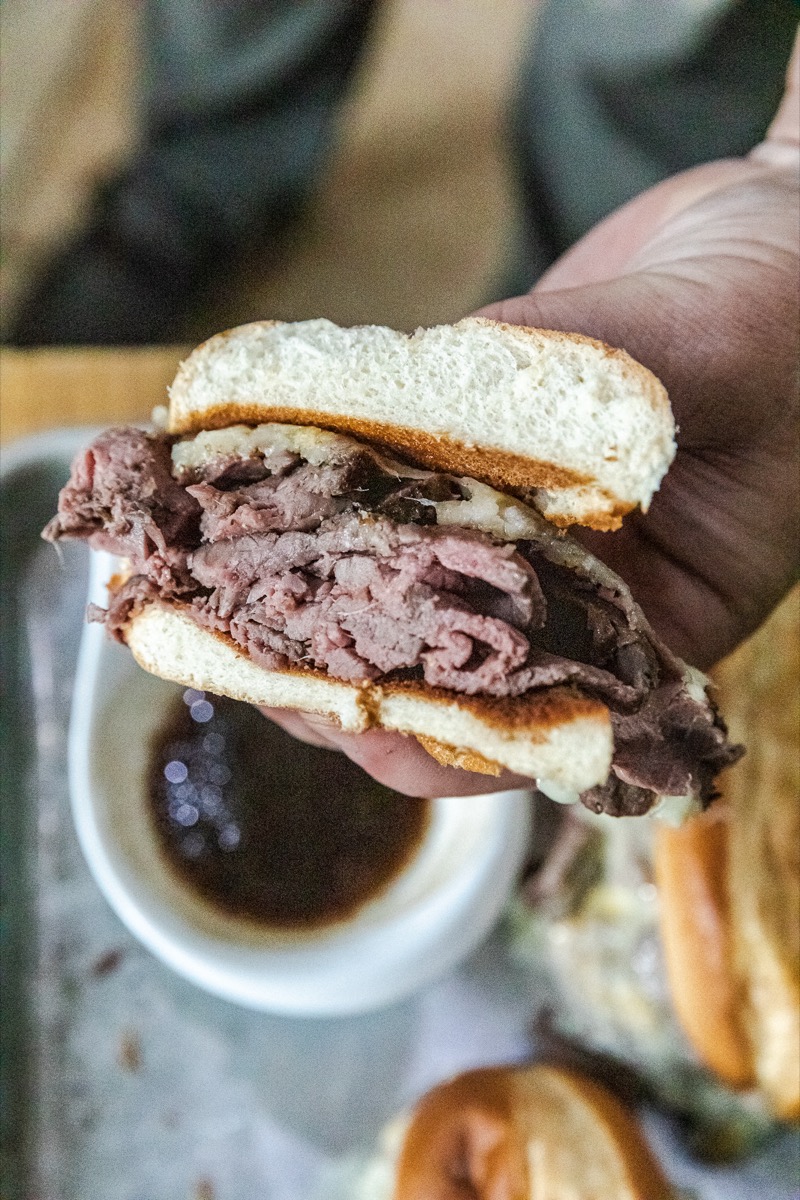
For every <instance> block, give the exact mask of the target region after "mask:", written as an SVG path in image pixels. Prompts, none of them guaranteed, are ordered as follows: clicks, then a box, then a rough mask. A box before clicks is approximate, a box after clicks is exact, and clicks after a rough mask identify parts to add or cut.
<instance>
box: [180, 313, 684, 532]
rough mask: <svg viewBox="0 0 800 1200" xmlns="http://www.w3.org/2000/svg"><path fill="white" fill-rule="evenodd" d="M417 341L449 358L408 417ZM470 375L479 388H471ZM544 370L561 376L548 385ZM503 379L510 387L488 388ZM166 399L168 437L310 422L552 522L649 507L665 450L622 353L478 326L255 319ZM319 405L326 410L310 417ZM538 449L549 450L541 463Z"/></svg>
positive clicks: (642, 387) (586, 521) (429, 366)
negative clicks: (405, 330) (483, 486)
mask: <svg viewBox="0 0 800 1200" xmlns="http://www.w3.org/2000/svg"><path fill="white" fill-rule="evenodd" d="M426 338H428V340H429V341H431V340H432V339H436V338H439V339H440V342H441V345H442V346H443V347H444V349H445V350H446V351H449V352H450V353H451V357H452V360H453V361H450V362H448V363H446V364H445V366H444V367H442V369H441V371H437V363H438V360H437V359H436V357H435V355H433V354H432V353H431V352H430V351H427V352H425V353H427V358H425V361H424V364H423V366H421V367H420V368H419V369H420V371H421V373H422V374H421V377H420V379H418V380H417V384H416V386H417V388H418V390H419V391H420V392H422V393H425V401H426V402H425V404H423V405H421V406H419V405H418V408H417V410H416V412H412V411H411V408H410V397H409V396H408V395H407V394H406V395H405V396H404V395H403V394H402V393H400V394H398V395H397V396H396V397H395V396H394V390H395V389H396V388H397V387H401V386H404V385H405V380H404V379H403V378H402V374H403V370H405V369H407V370H408V372H409V378H410V379H413V378H414V376H413V371H414V370H415V369H416V368H417V367H418V366H419V364H420V362H421V361H422V358H424V353H423V351H424V346H425V344H426V343H425V339H426ZM304 339H305V340H304ZM448 339H450V341H448ZM384 343H386V346H388V350H387V349H386V346H384ZM436 345H437V346H438V345H439V342H437V343H436ZM487 346H488V350H487ZM286 347H289V351H287V353H290V354H291V355H293V356H294V357H292V358H291V362H290V363H289V364H288V365H287V364H284V363H283V361H282V360H281V358H280V354H281V353H282V352H283V351H284V350H286ZM298 347H299V349H298ZM298 355H299V357H298ZM382 356H383V357H382ZM492 356H493V357H492ZM526 356H527V358H526ZM528 358H530V359H531V362H532V363H533V365H530V364H528V361H527V359H528ZM317 359H318V360H319V366H318V369H317V371H316V374H315V370H314V368H315V364H316V361H317ZM489 359H491V361H489ZM384 360H385V361H384ZM395 360H397V361H395ZM495 360H497V361H495ZM573 360H574V361H573ZM462 364H463V366H464V371H463V372H461V371H460V370H459V368H460V367H461V366H462ZM470 370H474V372H475V374H476V378H477V380H478V382H475V381H474V380H468V381H467V382H465V380H464V378H463V377H462V375H463V374H464V373H466V374H468V373H469V371H470ZM548 370H550V371H552V373H553V376H554V377H555V376H556V375H557V374H558V372H559V371H560V372H561V373H562V375H563V378H559V381H558V382H557V383H553V384H552V385H551V384H550V382H549V377H548V375H547V373H548ZM482 371H483V372H484V373H485V374H486V375H487V379H488V381H484V380H483V379H482V376H481V372H482ZM392 372H394V374H392ZM448 372H449V374H448ZM493 372H494V374H493ZM499 375H502V376H503V379H504V383H503V384H499V383H497V384H496V386H494V390H493V383H496V377H497V376H499ZM384 376H386V378H384ZM534 376H535V378H534ZM387 379H389V381H390V382H389V383H387ZM390 384H392V385H393V386H390ZM426 388H429V389H430V396H428V395H427V393H426ZM548 388H551V390H552V394H550V393H549V392H548ZM337 389H338V390H337ZM576 389H577V390H581V389H583V391H584V393H585V394H584V395H583V396H582V398H581V400H580V402H579V401H577V400H574V399H573V398H572V397H571V394H570V393H571V390H572V391H573V392H574V391H575V390H576ZM413 390H414V386H413V385H412V391H413ZM329 393H330V394H329ZM564 393H566V395H565V394H564ZM170 397H171V400H170V409H169V430H170V432H172V433H176V434H189V433H196V432H198V431H199V430H202V429H219V428H224V427H225V426H227V425H231V424H236V423H251V424H260V423H265V422H269V421H277V422H282V423H288V424H296V425H317V426H319V427H320V428H323V429H330V430H334V431H336V432H342V433H348V434H351V435H354V436H356V437H361V438H364V439H366V440H369V441H371V442H374V443H377V444H379V445H381V446H384V447H386V448H387V449H389V450H393V451H395V452H399V453H401V454H403V455H405V457H406V458H407V459H409V461H411V462H413V463H415V464H417V465H419V466H422V467H427V468H429V469H435V470H445V471H448V472H451V473H453V474H457V475H469V476H472V477H473V478H475V479H479V480H481V481H482V482H485V483H489V484H491V485H492V486H494V487H498V488H500V489H502V490H505V491H513V492H515V493H517V494H519V495H521V496H523V498H525V499H527V500H528V501H529V502H531V503H533V504H534V505H535V506H536V507H537V508H539V510H540V511H541V512H542V513H544V515H545V516H547V517H548V519H550V520H552V521H553V522H554V523H555V524H557V525H561V526H567V525H570V524H574V523H580V524H583V525H587V526H590V527H591V528H594V529H601V530H608V529H616V528H618V527H619V525H620V523H621V520H622V517H623V516H624V514H625V513H626V512H629V511H630V510H631V509H632V508H634V507H635V506H636V505H637V504H641V505H642V506H643V507H645V508H646V507H647V504H648V503H649V500H650V497H651V495H652V492H653V490H654V489H655V487H657V486H658V482H659V481H660V479H661V477H662V476H663V474H664V472H665V471H666V469H667V467H668V466H669V463H670V461H671V459H672V456H673V454H674V441H673V433H674V423H673V420H672V413H671V410H670V406H669V400H668V397H667V394H666V392H665V390H664V388H663V387H662V385H661V383H660V382H659V381H658V380H657V379H656V377H655V376H654V375H652V374H651V372H650V371H648V370H647V369H646V368H645V367H643V366H641V365H640V364H639V363H637V362H635V360H634V359H632V358H631V357H630V356H629V355H628V354H626V353H625V351H623V350H617V349H614V348H613V347H609V346H606V345H604V343H602V342H599V341H597V340H595V339H593V338H589V337H585V336H583V335H581V334H568V333H561V332H559V331H553V330H537V329H528V328H523V327H515V326H512V325H507V324H504V323H502V322H494V321H488V320H485V319H483V318H468V319H466V320H464V321H462V322H460V323H459V324H458V325H456V326H450V327H438V328H434V329H432V330H419V331H417V333H416V334H414V335H410V336H406V335H402V334H397V333H394V332H393V331H390V330H382V329H380V328H379V327H371V326H370V327H361V328H356V329H353V330H340V329H337V327H335V326H333V325H331V324H330V322H324V321H309V322H300V323H298V324H296V325H290V324H283V323H281V322H276V321H263V322H255V323H253V324H251V325H246V326H241V327H239V328H237V329H232V330H228V331H226V332H224V333H221V334H217V335H216V336H215V337H213V338H210V339H209V340H208V341H207V342H204V343H203V344H202V345H201V346H199V347H198V348H197V349H196V350H195V351H194V352H193V353H192V354H191V355H190V356H189V358H188V359H187V360H186V361H185V362H184V363H183V364H182V365H181V368H180V370H179V372H178V375H177V377H176V379H175V382H174V384H173V385H172V388H171V389H170ZM393 397H394V398H393ZM454 397H455V398H454ZM320 398H324V399H325V401H326V402H325V404H320V407H319V408H317V407H316V406H315V405H314V403H313V400H315V399H320ZM287 401H288V402H287ZM448 405H449V407H450V411H448ZM537 405H538V406H539V407H538V411H537V407H536V406H537ZM614 406H616V407H614ZM611 408H613V409H614V412H615V413H617V414H618V415H617V416H615V417H614V418H609V417H608V411H610V409H611ZM528 413H529V414H530V415H529V416H528ZM401 414H402V415H403V417H404V418H405V419H404V420H398V417H399V416H400V415H401ZM409 414H410V415H409ZM459 421H460V422H461V427H462V430H465V431H466V434H464V433H461V434H459V432H458V429H457V426H458V424H459ZM568 427H570V430H571V432H570V434H569V437H568V436H566V433H565V431H566V430H567V428H568ZM542 445H544V446H546V447H547V448H548V449H549V448H552V449H553V451H554V452H553V453H551V454H548V455H543V454H542V453H541V448H542ZM577 445H579V446H580V447H581V449H580V452H579V451H578V450H576V448H575V447H576V446H577ZM645 446H646V449H643V447H645ZM537 447H538V450H537ZM570 447H571V448H570ZM556 450H557V452H558V453H557V454H556ZM576 454H580V455H582V459H583V465H582V466H579V465H577V462H576V460H575V456H576Z"/></svg>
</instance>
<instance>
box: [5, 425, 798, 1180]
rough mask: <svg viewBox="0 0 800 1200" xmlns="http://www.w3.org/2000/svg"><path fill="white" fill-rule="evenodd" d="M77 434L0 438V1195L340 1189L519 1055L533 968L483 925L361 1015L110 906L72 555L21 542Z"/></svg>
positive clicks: (767, 1158) (661, 1146)
mask: <svg viewBox="0 0 800 1200" xmlns="http://www.w3.org/2000/svg"><path fill="white" fill-rule="evenodd" d="M90 436H91V431H90V430H85V429H84V430H69V431H63V432H59V433H56V434H49V435H43V436H41V437H38V438H34V439H29V440H27V441H26V442H23V443H18V444H17V446H15V447H12V448H11V449H9V450H6V451H5V452H4V454H3V458H2V475H1V476H0V514H2V564H3V591H2V635H1V636H0V643H1V644H2V672H3V691H2V714H1V716H0V736H1V737H2V743H1V746H2V863H1V864H0V865H1V866H2V877H3V900H2V956H3V973H4V986H3V1019H2V1022H1V1023H0V1038H1V1039H2V1045H1V1047H0V1049H2V1081H1V1082H2V1113H3V1127H2V1140H3V1157H2V1181H1V1182H0V1194H2V1196H3V1197H4V1198H8V1200H12V1198H16V1197H19V1198H20V1200H21V1198H23V1197H25V1198H26V1200H28V1198H29V1200H183V1198H186V1200H345V1198H346V1197H347V1195H348V1190H349V1185H348V1184H346V1183H343V1182H342V1181H343V1180H346V1179H350V1180H352V1170H351V1168H353V1167H354V1166H357V1164H358V1162H359V1160H360V1158H361V1156H363V1155H365V1154H366V1153H367V1152H368V1151H369V1149H370V1148H371V1147H372V1146H373V1145H374V1143H375V1140H376V1137H377V1134H378V1131H379V1130H380V1128H381V1126H382V1125H383V1124H384V1123H385V1122H386V1121H387V1120H388V1119H389V1118H391V1117H392V1116H393V1115H394V1114H396V1113H397V1111H398V1110H399V1109H401V1108H402V1107H403V1106H404V1105H406V1104H408V1103H409V1102H411V1101H412V1100H413V1099H415V1098H416V1097H417V1096H418V1095H419V1094H420V1093H421V1092H422V1091H424V1090H425V1089H427V1088H428V1087H430V1086H431V1085H432V1084H434V1083H436V1082H437V1081H438V1080H440V1079H442V1078H445V1077H446V1076H448V1075H450V1074H452V1073H454V1072H456V1071H459V1070H463V1069H466V1068H468V1067H472V1066H476V1065H480V1064H486V1063H499V1062H514V1061H521V1060H524V1059H526V1058H529V1057H530V1056H531V1053H532V1051H534V1050H535V1047H534V1046H533V1045H532V1040H531V1034H530V1029H531V1018H532V1015H533V1014H532V1011H531V1007H532V1000H531V996H530V985H529V983H527V982H526V980H525V978H524V977H523V975H522V974H521V973H520V972H519V971H518V970H517V969H516V968H515V967H514V965H513V964H512V962H511V961H510V959H509V958H508V956H507V954H506V951H505V949H504V945H503V942H502V940H501V938H500V937H499V936H497V935H495V936H494V937H492V938H490V939H489V940H488V941H487V942H486V943H485V944H484V945H483V946H482V947H481V948H480V950H479V951H478V952H477V953H475V954H474V955H473V956H472V958H471V959H470V960H469V961H468V962H467V963H465V964H464V965H463V966H462V967H461V968H459V969H458V970H457V971H455V972H454V973H452V974H451V975H450V976H449V977H448V978H445V979H443V980H441V981H440V982H439V983H437V984H435V985H434V986H432V987H429V988H428V989H427V990H425V991H423V992H422V993H419V994H418V995H416V996H414V997H412V998H411V999H409V1000H406V1001H404V1002H402V1003H399V1004H396V1005H394V1006H393V1007H391V1008H388V1009H386V1010H384V1011H381V1012H377V1013H373V1014H369V1015H366V1016H359V1017H348V1018H336V1019H331V1020H321V1019H309V1018H301V1019H293V1018H286V1017H277V1016H270V1015H265V1014H262V1013H257V1012H252V1011H249V1010H246V1009H242V1008H238V1007H236V1006H234V1005H232V1004H229V1003H227V1002H225V1001H223V1000H220V999H217V998H215V997H212V996H210V995H207V994H206V993H204V992H202V991H200V990H198V989H197V988H195V987H193V986H192V985H191V984H189V983H187V982H185V981H184V980H182V979H180V978H179V977H178V976H176V975H174V974H172V973H171V972H170V971H169V970H168V969H167V968H166V967H164V966H163V965H162V964H161V963H160V962H158V961H157V960H156V959H155V958H153V957H152V956H151V955H150V954H149V953H148V952H147V951H146V950H145V949H143V948H142V947H141V946H140V945H139V944H138V942H136V941H135V940H134V939H133V938H132V936H131V935H130V934H128V933H127V931H126V930H125V929H124V927H123V926H122V925H121V924H120V922H119V921H118V920H117V918H116V916H115V915H114V914H113V913H112V911H111V910H110V909H109V907H108V906H107V904H106V902H105V900H104V899H103V898H102V896H101V894H100V892H99V891H98V890H97V888H96V886H95V884H94V882H93V881H92V879H91V877H90V875H89V872H88V869H87V867H86V865H85V863H84V862H83V860H82V858H81V854H80V851H79V849H78V846H77V842H76V839H75V835H74V832H73V829H72V824H71V819H70V811H69V799H68V793H67V770H66V743H67V726H68V719H69V712H70V705H71V703H72V685H73V679H74V673H75V666H76V660H77V650H78V642H79V638H80V632H81V626H82V621H83V611H84V603H85V595H86V574H87V554H86V551H85V549H84V548H83V547H81V546H69V545H67V546H66V547H65V548H64V550H63V552H62V554H61V555H60V557H59V556H57V555H56V552H55V551H54V550H53V548H52V547H50V546H46V545H45V544H44V543H42V542H41V541H40V539H39V531H40V529H41V528H42V526H43V525H44V524H45V522H46V521H47V519H48V518H49V517H50V516H51V515H52V513H53V512H54V510H55V504H56V496H57V493H58V489H59V487H60V486H61V485H62V484H63V483H64V481H65V480H66V478H67V474H68V469H69V462H70V460H71V458H72V456H73V454H74V453H75V452H76V450H77V449H78V448H79V447H80V446H81V445H83V444H85V443H86V442H87V441H88V439H89V437H90ZM645 1122H646V1127H647V1129H648V1132H649V1134H650V1136H651V1137H652V1140H653V1142H654V1144H655V1146H656V1148H657V1151H658V1153H659V1154H660V1155H661V1156H662V1157H663V1158H664V1160H665V1163H666V1165H667V1169H668V1171H669V1172H670V1174H671V1176H672V1178H673V1179H674V1180H675V1181H676V1183H678V1184H680V1185H682V1186H683V1187H687V1188H690V1189H692V1191H693V1192H694V1193H695V1194H696V1195H698V1196H699V1197H702V1198H704V1200H705V1198H708V1200H712V1198H713V1200H723V1198H724V1200H746V1198H747V1200H750V1198H753V1197H759V1198H763V1200H788V1197H790V1196H793V1195H796V1194H797V1193H796V1179H795V1169H796V1167H795V1164H796V1158H795V1151H796V1143H795V1141H794V1139H793V1138H792V1137H788V1136H787V1137H784V1138H781V1139H779V1140H778V1141H777V1142H775V1143H773V1144H771V1146H770V1147H769V1148H768V1150H766V1151H765V1152H764V1153H763V1154H762V1155H761V1156H760V1157H759V1158H756V1159H752V1160H750V1161H749V1162H748V1163H746V1164H745V1165H743V1166H739V1167H738V1168H736V1169H732V1168H728V1169H716V1170H712V1169H709V1168H704V1167H700V1166H699V1165H698V1164H696V1163H694V1162H692V1161H690V1160H689V1159H688V1158H686V1157H685V1156H684V1154H683V1152H682V1148H681V1146H680V1144H679V1143H678V1141H677V1140H676V1139H675V1136H674V1133H673V1132H672V1131H671V1127H670V1126H668V1124H667V1123H666V1122H664V1121H662V1120H661V1119H660V1118H659V1117H657V1116H656V1115H654V1114H652V1113H646V1114H645Z"/></svg>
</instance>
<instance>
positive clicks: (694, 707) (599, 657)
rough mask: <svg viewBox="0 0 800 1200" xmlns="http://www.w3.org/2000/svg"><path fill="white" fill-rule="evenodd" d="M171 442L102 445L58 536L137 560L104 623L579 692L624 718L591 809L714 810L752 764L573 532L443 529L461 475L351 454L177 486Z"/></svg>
mask: <svg viewBox="0 0 800 1200" xmlns="http://www.w3.org/2000/svg"><path fill="white" fill-rule="evenodd" d="M170 447H171V439H170V438H168V437H166V436H163V435H148V434H145V433H143V432H141V431H140V430H135V429H127V430H125V429H116V430H109V431H108V432H107V433H105V434H103V435H101V437H100V438H98V439H97V440H96V441H95V442H94V443H93V445H92V446H91V447H90V448H89V450H88V451H86V452H85V454H84V455H82V456H81V457H80V458H79V459H78V460H76V462H75V464H74V465H73V471H72V477H71V479H70V482H69V484H68V485H67V487H66V488H64V490H63V491H62V493H61V497H60V499H59V511H58V516H57V517H56V518H54V520H53V521H51V522H50V524H49V525H48V527H47V529H46V530H45V533H44V536H45V537H46V538H48V539H49V540H51V541H55V540H56V539H57V538H60V537H82V538H85V539H88V541H89V542H90V543H91V544H92V545H94V546H97V547H100V548H104V549H109V550H112V551H113V552H114V553H117V554H120V555H122V556H124V557H126V558H127V559H129V561H130V564H131V575H130V577H129V579H128V580H127V582H126V583H125V584H123V585H122V586H121V587H120V588H119V589H118V590H117V591H116V593H115V594H114V596H113V598H112V601H111V604H110V607H109V610H108V612H107V613H105V614H103V615H104V619H105V623H106V626H107V628H108V629H109V631H110V632H111V633H113V634H115V635H116V636H118V637H120V638H122V636H123V633H124V628H125V625H126V624H127V622H128V621H129V620H130V617H131V614H132V613H133V612H135V611H137V610H138V609H140V608H141V607H142V606H144V605H146V604H152V603H154V602H159V601H161V602H163V601H170V602H177V603H180V604H181V605H183V606H185V611H186V612H188V613H189V614H190V615H191V616H192V617H193V618H194V619H195V620H196V621H197V622H198V624H200V625H202V626H203V627H205V628H209V629H214V630H217V631H220V632H223V633H226V634H227V635H228V636H230V637H231V638H233V639H234V641H236V642H237V643H238V644H239V645H240V646H242V647H243V648H244V649H245V650H246V651H247V652H248V654H249V655H250V656H251V657H252V658H253V659H254V660H255V661H256V662H258V663H260V664H261V665H263V666H265V667H268V668H272V669H276V668H282V667H286V666H307V667H313V668H316V669H319V670H324V671H326V672H328V673H329V674H330V675H333V676H335V677H336V678H340V679H347V680H375V679H378V678H385V677H387V676H388V677H389V678H393V677H402V678H408V677H409V676H411V677H414V676H417V677H419V678H420V679H424V680H425V681H426V682H427V683H429V684H431V685H433V686H436V687H440V688H446V689H449V690H451V691H454V692H458V693H461V694H467V695H488V696H500V697H503V696H520V695H523V694H524V693H526V692H529V691H531V690H533V689H536V688H543V687H551V686H553V685H556V684H560V685H563V684H568V685H569V684H571V685H573V686H574V687H576V688H577V689H579V690H580V691H581V692H583V693H585V694H588V695H590V696H595V697H598V698H601V699H602V700H603V701H604V702H605V703H606V704H607V705H608V706H609V708H610V710H611V713H612V723H613V727H614V738H615V753H614V763H613V769H612V774H611V775H610V776H609V780H608V781H607V783H606V784H605V785H603V786H602V787H600V788H594V789H592V790H591V792H587V793H586V794H585V795H584V796H583V797H582V799H583V800H584V803H585V804H587V805H588V806H589V807H591V808H595V809H597V810H598V811H606V812H612V813H614V814H623V813H629V814H633V813H639V812H643V811H646V810H647V809H648V808H649V807H650V806H651V805H652V803H653V802H654V800H655V798H656V795H657V794H670V795H684V794H686V793H687V792H688V791H690V790H691V791H697V792H699V794H700V795H701V796H702V797H703V798H704V799H707V798H708V797H709V796H710V795H711V793H712V788H713V780H714V776H715V775H716V773H717V772H718V771H719V770H720V769H722V767H724V766H726V765H728V764H729V763H730V762H732V761H735V759H736V758H737V757H738V756H739V751H738V749H737V748H734V747H731V746H730V745H729V744H728V743H727V741H726V737H725V728H724V725H723V724H722V722H721V721H720V720H719V718H718V716H717V714H716V713H715V711H714V709H713V707H712V706H711V705H710V704H709V703H708V702H705V701H703V700H701V699H699V698H694V697H693V696H692V695H690V693H689V691H688V690H687V687H686V681H685V678H684V668H683V665H682V664H681V663H680V662H679V661H678V660H677V659H675V657H674V656H673V655H672V654H671V653H670V652H669V650H668V649H667V648H666V647H665V646H664V645H663V643H661V642H660V641H659V639H658V638H657V637H656V636H655V634H654V633H653V631H652V630H651V629H650V627H649V625H648V624H647V621H646V620H645V618H644V616H643V614H642V612H641V610H640V609H639V608H638V607H637V606H636V605H635V604H634V602H633V600H632V599H631V597H630V593H629V592H628V590H627V588H626V587H625V585H624V584H623V583H622V581H621V580H619V579H617V577H616V576H614V575H612V574H611V572H609V571H608V570H607V568H605V567H603V566H602V564H600V563H598V562H597V560H594V559H592V558H591V556H590V555H587V554H586V553H585V552H583V551H582V550H580V548H579V547H577V545H576V544H575V543H574V542H571V541H570V539H568V538H564V537H563V536H561V535H558V534H556V533H555V532H553V531H550V530H549V529H548V530H543V532H542V536H541V537H540V538H539V539H538V540H533V541H532V540H527V541H522V542H518V543H515V544H509V543H505V542H502V541H498V540H497V539H496V538H492V537H490V536H488V535H487V534H485V533H482V532H478V531H476V530H474V529H467V528H462V527H459V526H454V525H446V526H439V525H437V523H436V521H437V510H436V507H435V505H436V503H437V502H439V501H442V500H446V501H452V500H458V499H460V498H461V496H462V492H461V485H460V484H459V482H458V481H457V480H454V479H451V478H450V477H449V476H446V475H441V474H434V473H429V474H425V475H422V474H421V473H419V472H417V473H416V475H417V476H420V477H419V478H417V477H414V478H413V479H412V480H411V481H409V479H408V478H401V477H398V475H396V474H393V473H392V472H391V470H388V469H387V468H386V467H385V466H381V465H380V463H378V462H377V461H376V460H375V459H374V458H373V456H372V455H370V454H369V453H367V452H366V451H365V450H363V449H362V448H361V447H359V446H358V445H357V444H355V443H354V444H353V446H352V450H348V451H346V452H342V450H341V447H339V448H338V450H337V454H336V457H335V459H332V460H331V461H326V462H323V463H322V464H319V463H318V464H316V465H312V464H311V463H309V462H306V461H305V460H303V459H302V458H300V457H299V455H298V454H295V453H289V452H287V451H276V452H275V453H271V454H267V455H265V456H254V457H252V458H247V459H226V460H224V461H218V462H210V463H206V464H205V465H204V466H203V468H202V469H199V470H196V471H194V472H193V473H190V474H185V475H184V476H182V477H181V478H180V479H176V478H175V477H174V476H173V473H172V469H171V458H170ZM96 615H97V614H93V616H96Z"/></svg>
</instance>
